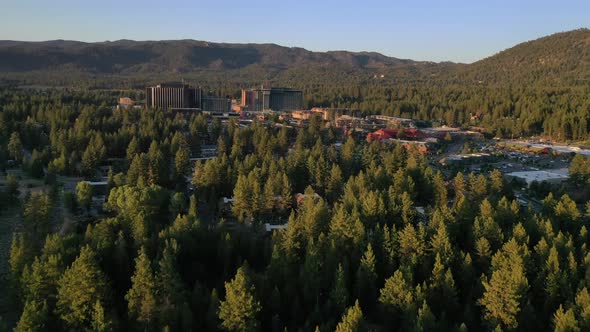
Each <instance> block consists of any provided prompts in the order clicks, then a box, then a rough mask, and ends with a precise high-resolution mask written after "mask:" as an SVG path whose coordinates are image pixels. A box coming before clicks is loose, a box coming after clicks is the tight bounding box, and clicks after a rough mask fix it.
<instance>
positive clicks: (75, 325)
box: [57, 246, 108, 330]
mask: <svg viewBox="0 0 590 332" xmlns="http://www.w3.org/2000/svg"><path fill="white" fill-rule="evenodd" d="M107 289H108V288H107V281H106V276H105V275H104V274H103V273H102V271H101V270H100V268H99V267H98V264H97V262H96V258H95V254H94V252H93V251H92V249H91V248H90V247H89V246H86V247H84V248H82V250H81V251H80V255H79V256H78V258H76V260H75V261H74V263H73V264H72V266H70V267H69V268H68V269H67V270H66V271H65V272H64V274H63V276H62V278H61V279H60V281H59V289H58V294H57V312H58V313H59V315H60V318H61V319H62V320H63V321H64V322H65V323H66V325H67V326H69V327H70V328H72V329H77V330H81V329H84V328H86V327H88V326H90V323H91V321H92V315H93V310H94V305H95V304H96V302H97V301H100V303H105V300H106V298H107Z"/></svg>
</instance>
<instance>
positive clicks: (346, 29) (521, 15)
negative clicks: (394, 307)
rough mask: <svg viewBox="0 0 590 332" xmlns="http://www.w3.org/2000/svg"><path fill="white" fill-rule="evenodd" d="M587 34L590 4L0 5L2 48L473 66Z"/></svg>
mask: <svg viewBox="0 0 590 332" xmlns="http://www.w3.org/2000/svg"><path fill="white" fill-rule="evenodd" d="M582 27H590V0H552V1H547V0H510V1H507V0H444V1H443V0H405V1H404V0H389V1H387V0H360V1H359V0H357V1H349V0H340V1H333V0H298V1H297V0H275V1H267V0H262V1H255V0H250V1H248V0H242V1H236V0H234V1H228V0H213V1H209V0H192V1H191V0H160V1H152V0H141V1H139V0H118V1H115V0H53V1H48V0H0V40H27V41H40V40H53V39H67V40H80V41H87V42H94V41H105V40H111V41H112V40H118V39H133V40H162V39H196V40H206V41H212V42H232V43H233V42H236V43H275V44H279V45H283V46H291V47H294V46H297V47H303V48H306V49H309V50H312V51H328V50H349V51H375V52H379V53H382V54H385V55H388V56H393V57H397V58H404V59H413V60H423V61H436V62H440V61H454V62H464V63H470V62H474V61H477V60H480V59H482V58H485V57H488V56H491V55H493V54H495V53H497V52H499V51H502V50H504V49H506V48H509V47H512V46H514V45H516V44H518V43H521V42H524V41H527V40H532V39H536V38H539V37H542V36H546V35H549V34H552V33H556V32H561V31H568V30H573V29H578V28H582Z"/></svg>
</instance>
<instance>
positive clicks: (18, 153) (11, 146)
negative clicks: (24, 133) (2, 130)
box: [7, 131, 23, 161]
mask: <svg viewBox="0 0 590 332" xmlns="http://www.w3.org/2000/svg"><path fill="white" fill-rule="evenodd" d="M7 147H8V153H9V154H10V156H11V157H12V158H14V160H16V161H21V160H22V155H23V152H22V150H23V143H22V142H21V140H20V135H19V134H18V133H17V132H16V131H15V132H13V133H12V134H10V140H9V141H8V146H7Z"/></svg>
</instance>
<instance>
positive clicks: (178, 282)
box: [156, 239, 185, 329]
mask: <svg viewBox="0 0 590 332" xmlns="http://www.w3.org/2000/svg"><path fill="white" fill-rule="evenodd" d="M177 252H178V244H177V243H176V240H174V239H172V240H166V243H165V247H164V252H163V253H162V258H161V259H160V261H159V270H158V274H157V276H156V277H157V278H156V287H157V288H156V296H157V299H158V301H159V302H158V310H159V320H160V325H161V326H169V327H170V328H172V329H178V326H177V324H178V322H179V315H180V312H181V306H182V303H183V302H184V298H185V294H184V285H183V284H182V279H181V277H180V274H179V273H178V271H177V268H176V254H177Z"/></svg>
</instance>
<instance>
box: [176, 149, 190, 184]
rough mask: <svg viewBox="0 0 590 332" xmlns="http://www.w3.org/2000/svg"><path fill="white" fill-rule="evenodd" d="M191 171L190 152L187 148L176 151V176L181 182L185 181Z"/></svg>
mask: <svg viewBox="0 0 590 332" xmlns="http://www.w3.org/2000/svg"><path fill="white" fill-rule="evenodd" d="M189 171H190V150H189V149H188V147H187V146H184V145H183V146H181V147H180V148H179V149H178V151H176V156H175V158H174V174H175V175H176V178H177V179H178V180H179V181H185V179H184V177H185V176H186V175H188V173H189Z"/></svg>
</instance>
